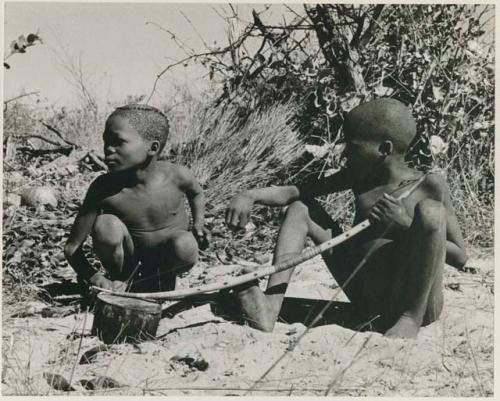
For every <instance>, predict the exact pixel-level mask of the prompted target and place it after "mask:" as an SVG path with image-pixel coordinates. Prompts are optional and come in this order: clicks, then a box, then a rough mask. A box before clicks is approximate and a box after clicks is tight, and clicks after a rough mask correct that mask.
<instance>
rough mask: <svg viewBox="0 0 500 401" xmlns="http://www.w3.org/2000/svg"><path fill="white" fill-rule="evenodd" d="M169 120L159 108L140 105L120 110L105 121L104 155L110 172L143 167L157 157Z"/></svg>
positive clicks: (162, 144)
mask: <svg viewBox="0 0 500 401" xmlns="http://www.w3.org/2000/svg"><path fill="white" fill-rule="evenodd" d="M168 130H169V125H168V119H167V117H166V116H165V115H164V114H163V113H162V112H161V111H160V110H158V109H156V108H154V107H151V106H147V105H139V104H131V105H127V106H123V107H119V108H117V109H116V110H115V111H114V112H113V113H111V115H110V116H109V117H108V119H107V120H106V127H105V130H104V135H103V139H104V153H105V158H106V163H107V164H108V166H109V168H110V170H112V171H117V170H123V169H127V168H131V167H136V166H138V165H141V164H143V163H144V162H145V161H146V160H147V159H148V157H152V156H157V155H158V154H159V153H160V152H161V151H162V150H163V148H164V147H165V144H166V142H167V137H168Z"/></svg>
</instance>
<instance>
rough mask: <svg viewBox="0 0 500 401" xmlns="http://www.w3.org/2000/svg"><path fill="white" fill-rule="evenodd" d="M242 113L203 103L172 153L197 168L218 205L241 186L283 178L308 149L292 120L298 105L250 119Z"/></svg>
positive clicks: (181, 129)
mask: <svg viewBox="0 0 500 401" xmlns="http://www.w3.org/2000/svg"><path fill="white" fill-rule="evenodd" d="M238 113H239V112H238V110H237V109H236V108H224V109H218V108H216V109H213V108H206V107H204V106H203V105H199V107H198V108H197V110H196V109H195V110H192V111H191V112H190V113H189V115H188V116H187V119H186V120H185V122H184V124H183V125H182V126H180V127H177V129H178V131H177V132H175V133H174V134H173V135H174V136H175V137H176V138H179V139H180V142H178V143H176V144H174V145H172V146H171V155H170V157H169V158H170V159H171V160H172V161H173V162H176V163H179V164H183V165H187V166H189V167H190V168H191V169H192V170H193V172H194V174H195V176H196V177H197V179H198V181H199V182H200V184H201V185H202V186H203V187H204V189H205V194H206V196H207V199H208V201H209V203H210V204H211V205H212V206H213V207H214V208H216V209H218V208H220V207H224V206H225V204H226V202H227V200H228V199H229V198H230V196H232V195H234V194H235V193H236V192H237V191H239V190H242V189H246V188H251V187H259V186H262V185H267V184H269V183H278V182H280V180H283V179H284V178H285V177H286V171H287V167H289V166H290V164H291V163H292V162H293V161H295V160H296V159H297V158H298V157H299V156H300V155H301V154H302V152H303V144H302V142H301V140H300V139H299V138H298V136H297V133H296V132H295V131H294V129H293V127H292V126H291V125H290V121H291V119H292V117H293V116H294V114H295V113H296V107H295V106H294V105H292V104H284V105H275V106H272V107H269V108H267V109H265V110H262V111H259V112H257V111H255V112H253V113H251V114H250V116H249V117H248V118H247V119H246V120H244V121H242V119H241V117H240V116H239V114H238ZM181 138H182V139H181Z"/></svg>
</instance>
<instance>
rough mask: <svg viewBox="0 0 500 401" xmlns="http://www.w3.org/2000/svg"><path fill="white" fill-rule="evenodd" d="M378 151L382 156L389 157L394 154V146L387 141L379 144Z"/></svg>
mask: <svg viewBox="0 0 500 401" xmlns="http://www.w3.org/2000/svg"><path fill="white" fill-rule="evenodd" d="M378 150H379V152H380V153H382V155H383V156H390V155H392V153H393V152H394V144H393V143H392V141H389V140H387V141H384V142H382V143H381V144H380V146H379V148H378Z"/></svg>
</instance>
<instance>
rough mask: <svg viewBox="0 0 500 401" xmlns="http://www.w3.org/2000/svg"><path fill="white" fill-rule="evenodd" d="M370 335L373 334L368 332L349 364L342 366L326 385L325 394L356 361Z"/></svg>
mask: <svg viewBox="0 0 500 401" xmlns="http://www.w3.org/2000/svg"><path fill="white" fill-rule="evenodd" d="M372 335H373V334H370V336H369V337H368V338H367V339H366V340H365V341H364V342H363V344H361V347H360V348H359V349H358V350H357V351H356V353H355V354H354V357H353V358H352V359H351V361H350V362H349V364H348V365H347V366H346V367H345V368H344V369H342V370H341V371H340V372H339V374H338V375H337V376H336V377H335V378H334V379H333V380H332V381H331V383H330V384H329V385H328V387H327V389H326V391H325V394H324V395H325V396H327V395H328V393H329V392H330V390H331V389H332V388H333V386H334V385H335V384H336V383H337V382H338V381H339V380H340V379H342V377H343V376H344V374H345V372H347V370H348V369H349V368H350V367H351V366H352V365H353V364H354V362H356V360H357V358H358V356H359V354H360V353H361V351H363V349H364V348H365V347H366V344H368V341H370V339H371V338H372Z"/></svg>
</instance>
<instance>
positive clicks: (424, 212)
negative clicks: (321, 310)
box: [415, 199, 446, 231]
mask: <svg viewBox="0 0 500 401" xmlns="http://www.w3.org/2000/svg"><path fill="white" fill-rule="evenodd" d="M415 218H416V219H417V222H418V223H419V224H420V226H421V227H422V228H423V229H424V230H425V231H438V230H444V229H446V209H445V207H444V205H443V203H442V202H439V201H435V200H433V199H424V200H422V201H420V202H419V203H417V205H416V207H415Z"/></svg>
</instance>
